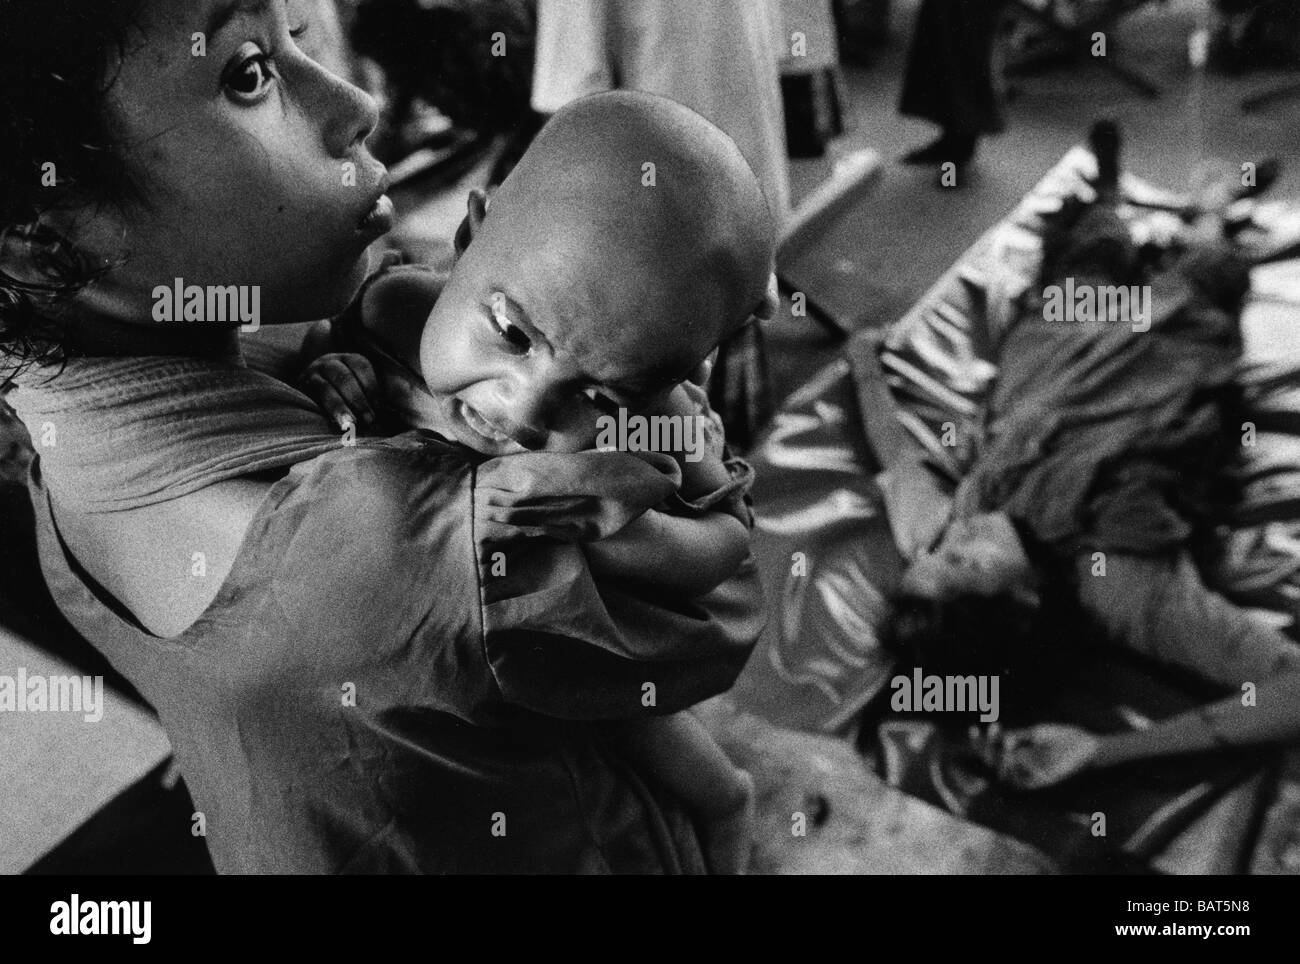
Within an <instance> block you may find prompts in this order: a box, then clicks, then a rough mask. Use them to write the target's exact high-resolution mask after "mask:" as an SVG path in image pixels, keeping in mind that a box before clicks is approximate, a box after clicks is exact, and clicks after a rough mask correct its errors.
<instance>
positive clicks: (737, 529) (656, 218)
mask: <svg viewBox="0 0 1300 964" xmlns="http://www.w3.org/2000/svg"><path fill="white" fill-rule="evenodd" d="M687 144H689V145H690V147H689V149H688V148H687V147H686V145H687ZM646 157H654V158H656V159H657V160H658V162H659V164H660V165H661V166H662V169H663V177H664V183H663V185H662V186H660V187H658V188H650V187H647V186H645V185H644V184H643V183H642V181H641V171H642V163H643V161H644V158H646ZM469 208H470V210H469V214H468V216H467V218H466V220H465V222H464V225H463V229H462V231H461V232H460V237H459V239H458V245H457V247H458V258H457V261H456V264H455V267H454V268H453V270H452V272H451V275H450V277H449V278H448V279H447V283H446V286H445V287H443V288H442V290H441V292H439V291H438V290H437V281H436V279H435V277H434V276H431V275H429V274H428V273H425V272H421V271H419V270H418V268H416V269H415V270H410V269H407V270H403V269H400V268H398V269H396V270H394V271H391V272H388V273H383V274H381V275H380V276H379V277H378V278H377V279H376V280H375V281H374V283H373V284H372V285H371V286H370V287H369V288H368V289H367V291H366V293H365V296H364V299H363V300H365V301H368V303H369V308H368V309H367V310H365V311H364V313H363V315H362V316H360V317H357V316H350V317H349V318H347V319H343V320H341V321H340V323H339V325H338V326H331V330H330V333H329V335H328V341H326V342H325V344H326V345H328V343H329V342H332V341H333V337H334V331H333V328H334V327H341V328H342V329H343V330H342V331H340V332H339V335H340V337H341V339H342V340H343V341H346V340H348V339H349V338H350V339H352V340H353V341H358V340H359V344H357V347H359V348H361V349H362V350H361V351H360V352H326V353H324V354H322V355H321V356H320V357H318V358H316V359H315V360H314V361H312V362H311V363H310V365H309V366H308V369H307V372H306V374H305V376H304V384H305V387H306V388H307V390H308V391H309V393H311V394H313V395H314V396H315V397H316V398H317V400H318V401H319V402H320V404H321V405H322V407H323V408H325V409H326V410H327V411H328V412H330V414H331V415H333V416H334V417H335V418H336V419H337V420H338V421H339V423H340V426H341V427H342V428H344V429H346V428H347V427H349V426H355V424H356V423H357V421H358V420H362V421H367V422H368V421H370V420H371V419H372V417H373V413H374V412H375V411H376V410H382V409H383V407H384V405H385V400H384V398H383V395H382V392H381V391H380V389H379V381H380V380H379V378H378V377H377V376H376V375H375V368H376V367H378V368H379V369H381V370H383V371H384V375H385V380H391V379H393V378H399V379H400V378H403V377H404V376H405V377H406V378H407V379H408V380H409V382H411V383H413V387H414V391H412V390H411V386H403V389H402V390H401V391H399V392H397V393H396V395H397V397H398V398H399V399H400V400H401V404H402V405H403V406H407V405H411V403H414V404H413V406H412V407H410V408H408V409H406V410H405V417H404V421H405V422H406V423H407V425H408V426H409V427H413V428H423V429H427V430H430V431H432V432H436V433H437V434H438V435H440V436H442V437H443V438H445V439H448V440H450V441H453V442H456V443H458V444H459V445H462V446H464V447H465V448H467V449H469V450H470V451H471V452H473V453H477V455H478V456H482V457H487V458H501V457H504V458H503V459H502V463H501V464H503V465H511V466H518V470H519V475H518V478H515V479H512V480H511V483H510V484H509V485H506V486H504V487H502V490H501V491H499V492H493V491H488V492H487V494H486V495H485V494H484V490H483V489H482V488H480V491H479V494H480V498H486V499H487V501H488V503H489V505H491V506H493V509H492V510H491V511H490V513H489V515H490V516H491V517H493V518H494V519H496V520H497V521H498V522H499V523H500V524H501V529H502V533H501V538H502V540H503V545H504V544H506V543H508V541H509V540H510V539H512V538H519V537H523V538H549V539H560V540H564V541H569V542H578V543H580V544H582V546H583V548H584V552H585V555H586V557H587V560H588V563H589V565H590V567H591V571H592V573H593V575H595V576H596V577H598V579H601V580H622V581H631V582H634V583H637V584H641V585H646V586H650V587H654V588H656V589H658V590H659V591H661V592H664V593H668V594H671V595H672V596H673V597H674V598H680V599H683V600H689V599H692V598H695V597H698V596H700V595H702V594H703V593H706V592H708V591H710V590H712V589H713V588H715V587H716V586H717V585H718V584H720V583H721V582H723V581H724V580H726V579H728V578H730V577H731V576H732V575H733V574H734V573H735V572H736V571H737V569H738V568H739V567H740V566H741V564H742V563H743V562H744V560H745V558H746V556H747V553H748V546H749V535H748V524H749V522H750V515H749V511H748V509H747V508H746V506H745V504H744V502H743V496H744V494H745V492H746V491H747V490H748V485H749V480H750V478H751V477H752V472H751V471H750V470H749V469H748V467H747V466H745V465H744V463H743V462H740V461H739V460H733V459H726V458H725V455H724V443H723V439H722V427H721V423H720V422H719V421H718V420H717V418H716V416H714V415H713V413H712V411H711V410H710V409H709V407H708V402H707V398H706V396H705V394H704V392H703V390H702V389H701V388H699V387H698V386H697V385H695V384H693V383H692V382H690V381H685V382H683V381H682V377H683V376H684V375H686V374H687V372H685V371H675V372H674V371H663V370H659V369H658V368H657V367H656V366H657V365H658V364H659V363H660V362H659V360H658V358H657V356H656V353H655V352H654V351H652V350H651V345H652V343H658V344H661V345H666V344H674V343H678V344H690V345H695V346H698V347H699V348H701V349H702V350H704V351H708V350H709V349H710V348H713V347H714V346H715V345H716V344H717V341H718V340H719V338H721V337H722V336H724V335H726V334H728V333H729V329H730V328H733V327H735V326H736V325H737V324H738V323H739V322H740V321H743V320H744V317H743V316H738V315H736V314H735V311H734V310H732V309H733V308H734V307H735V306H738V305H740V304H742V303H746V302H745V299H746V298H747V297H748V295H749V294H752V292H751V291H750V290H749V289H752V288H754V286H755V285H757V286H758V289H757V290H758V292H759V294H760V296H761V294H762V284H763V282H764V280H765V279H767V278H768V277H769V276H768V273H767V272H768V270H769V266H770V260H771V237H772V235H773V227H772V220H771V218H770V216H769V213H768V209H767V206H766V203H765V201H764V199H763V195H762V193H761V189H760V187H759V184H758V181H757V179H756V178H755V176H754V175H753V173H752V172H751V171H750V169H749V168H748V166H747V165H746V162H745V161H744V159H743V158H742V156H741V154H740V152H739V150H738V149H737V148H736V147H735V145H734V144H733V143H732V142H731V140H730V139H729V138H728V137H727V136H726V135H725V134H724V133H723V132H722V131H721V130H719V129H718V128H716V127H714V126H713V125H712V124H710V123H709V122H708V121H706V120H705V119H704V118H703V117H701V116H699V115H697V114H695V113H694V112H693V111H691V110H689V109H687V108H686V107H683V106H681V105H679V104H677V103H675V102H673V101H670V100H667V99H666V98H662V97H658V96H654V95H649V94H641V93H633V92H609V93H601V94H594V95H591V96H589V97H585V98H581V99H579V100H576V101H573V102H571V103H570V104H568V105H566V106H565V107H563V108H561V109H560V110H559V111H558V112H557V113H556V114H555V116H554V117H553V118H552V119H551V120H550V121H549V122H548V123H547V125H546V126H545V127H544V128H543V129H542V132H541V133H540V134H539V135H538V137H537V139H536V140H535V141H534V142H533V144H532V145H531V146H530V147H529V148H528V150H527V151H526V152H525V153H524V155H523V157H522V159H521V160H520V162H519V165H518V166H517V167H516V168H515V169H514V171H513V172H512V174H511V175H510V177H509V178H508V179H507V181H506V182H505V184H504V185H503V186H502V188H501V189H500V191H499V193H497V194H496V195H495V196H494V198H493V199H492V202H491V213H490V215H489V213H488V204H487V201H486V199H485V197H484V196H483V195H482V194H481V193H477V192H476V193H474V194H472V195H471V197H470V205H469ZM723 208H725V209H727V210H728V211H729V212H730V213H729V214H726V215H724V214H723V210H722V209H723ZM688 212H692V213H688ZM685 233H689V234H690V236H692V237H696V238H699V239H700V246H699V247H696V246H693V245H688V244H687V243H686V242H685V241H684V239H683V236H684V234H685ZM471 242H472V243H471ZM701 252H707V256H708V257H710V258H711V264H709V266H708V267H704V266H702V265H701V262H700V261H699V260H698V259H699V258H700V257H701ZM688 298H690V299H692V300H687V299H688ZM752 304H753V299H752V297H751V298H749V300H748V302H747V305H751V306H752ZM686 305H690V306H691V307H690V308H689V309H688V310H684V306H686ZM764 307H766V308H768V310H770V309H771V305H770V304H768V303H766V302H765V303H764ZM358 323H360V325H361V327H360V328H358V327H357V325H358ZM318 335H319V332H318ZM575 346H586V351H585V353H584V354H585V359H584V360H583V361H581V362H580V361H579V358H578V357H577V356H576V355H575ZM697 377H698V373H697ZM629 413H631V414H630V417H629ZM647 417H648V418H650V419H659V421H658V424H659V425H660V426H661V427H662V426H667V427H668V429H669V431H668V432H667V433H662V432H660V433H658V434H660V435H667V436H668V437H665V438H661V439H659V442H660V445H658V446H656V448H658V449H660V450H662V451H664V452H668V451H670V450H669V449H668V448H665V447H663V446H667V445H672V444H686V445H687V446H688V449H680V450H676V451H673V452H672V454H673V455H674V456H676V459H677V467H676V470H677V471H679V472H680V476H681V487H680V489H679V490H678V491H677V492H676V494H675V495H674V496H673V497H672V498H670V500H669V501H668V502H667V503H665V504H664V505H663V507H662V508H663V511H659V510H658V509H655V508H650V507H649V505H650V504H649V503H647V504H646V506H645V508H647V509H648V510H649V511H643V512H638V513H633V514H630V516H629V518H628V519H627V520H620V521H622V522H625V524H624V525H622V527H621V528H619V527H617V526H615V525H613V524H610V525H608V526H607V527H606V528H607V529H608V530H609V531H608V532H605V531H602V532H600V533H592V532H587V531H585V529H586V528H587V527H585V526H584V522H585V520H584V513H585V510H584V509H583V498H582V495H583V492H584V489H585V488H586V487H587V486H589V485H590V482H589V481H588V480H586V479H584V477H583V473H592V472H598V471H599V469H600V468H601V466H600V465H599V464H598V463H599V462H606V461H608V460H600V459H598V460H597V461H595V462H593V461H592V460H591V459H589V458H581V457H578V456H575V454H574V453H582V452H587V453H588V455H590V454H591V453H590V452H589V450H591V449H592V448H594V447H596V446H597V445H601V444H607V443H608V442H613V441H616V440H615V439H614V438H613V437H610V438H608V439H606V442H605V443H602V438H604V436H602V434H601V431H600V429H601V427H602V425H603V426H606V427H612V426H615V425H618V424H619V423H620V420H621V419H623V420H626V421H625V424H630V425H631V426H632V427H633V429H635V426H636V425H638V424H639V425H641V427H642V432H643V435H646V442H647V444H650V445H654V444H655V441H656V440H655V435H654V433H651V434H646V428H647V426H649V425H652V424H654V423H653V422H647V421H642V420H644V419H646V418H647ZM674 425H678V426H681V429H682V430H681V431H680V432H679V433H678V435H677V438H676V439H674V438H672V434H673V433H672V427H673V426H674ZM528 450H532V451H534V452H548V453H556V457H555V458H552V459H549V460H543V461H541V462H540V463H539V464H541V465H542V466H543V467H544V470H545V474H546V476H547V477H546V478H538V477H537V476H536V474H535V473H534V472H533V470H531V469H529V468H528V467H527V466H528V465H531V464H533V463H531V462H530V463H527V465H526V464H525V463H518V462H516V461H513V460H511V459H510V456H512V455H517V454H519V453H522V452H525V451H528ZM667 465H668V467H669V468H672V467H673V465H674V462H673V459H668V460H667ZM632 481H633V480H632V479H631V478H630V477H629V478H628V479H627V483H626V484H628V485H630V484H632ZM566 484H567V485H569V486H571V488H566V487H565V486H566ZM543 496H548V497H549V504H548V499H544V498H542V497H543ZM615 530H616V531H615ZM556 605H557V606H559V607H561V608H563V607H564V606H565V602H564V601H563V600H557V601H556ZM572 618H575V619H581V618H584V614H582V613H574V614H573V615H572ZM617 729H619V730H620V731H621V735H622V740H623V743H624V746H625V749H626V750H627V751H628V752H629V754H630V755H632V756H633V758H634V759H636V760H637V761H638V762H639V763H641V764H642V765H643V766H644V767H645V768H646V770H647V772H649V773H650V774H652V775H653V776H654V777H655V778H657V779H658V780H659V781H660V782H661V783H663V784H664V785H665V786H667V787H668V788H669V789H670V790H671V791H672V792H673V793H674V794H675V795H676V796H677V797H678V798H679V799H681V800H683V801H684V802H685V803H686V804H687V805H688V807H690V808H691V810H692V812H693V815H694V816H695V818H696V820H697V822H698V823H699V825H700V827H701V832H702V836H703V838H704V843H705V846H706V856H707V857H708V858H709V864H710V866H711V867H712V868H713V869H715V870H720V871H740V870H743V869H744V866H745V858H746V855H747V853H748V848H749V835H750V830H751V825H752V821H753V812H752V809H753V803H752V793H753V790H752V780H751V779H750V777H749V775H748V774H747V773H745V772H744V771H741V770H738V769H737V768H736V767H734V766H732V765H731V764H730V762H729V761H728V760H727V758H726V756H725V755H724V754H723V753H722V751H721V749H720V748H719V747H718V746H717V744H716V743H714V741H713V739H712V738H711V737H710V736H709V734H708V732H707V731H706V730H705V729H704V727H703V725H702V724H701V723H700V722H699V721H698V720H697V719H696V718H695V717H694V716H692V715H691V714H690V713H689V712H680V713H676V714H672V715H669V716H647V718H646V719H645V720H643V721H639V722H638V721H633V722H628V723H625V724H621V725H620V726H619V727H617Z"/></svg>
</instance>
